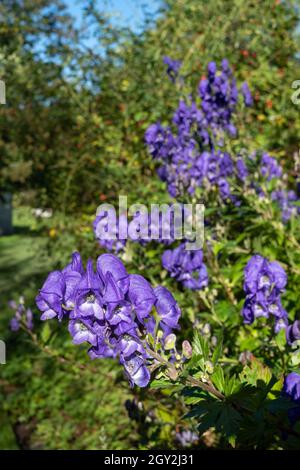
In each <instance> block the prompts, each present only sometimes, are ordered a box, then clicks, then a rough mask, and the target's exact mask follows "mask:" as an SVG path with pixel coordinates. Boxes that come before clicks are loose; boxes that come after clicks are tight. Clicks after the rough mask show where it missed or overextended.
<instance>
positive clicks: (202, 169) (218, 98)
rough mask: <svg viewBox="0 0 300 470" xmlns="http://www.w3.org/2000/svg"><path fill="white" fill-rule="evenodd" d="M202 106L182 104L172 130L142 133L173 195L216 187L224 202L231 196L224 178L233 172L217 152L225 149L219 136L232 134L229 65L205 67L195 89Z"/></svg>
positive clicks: (233, 94)
mask: <svg viewBox="0 0 300 470" xmlns="http://www.w3.org/2000/svg"><path fill="white" fill-rule="evenodd" d="M199 94H200V97H201V106H200V107H198V106H197V104H196V102H195V101H193V100H192V98H189V102H185V101H183V100H181V101H180V103H179V106H178V108H177V110H176V112H175V114H174V117H173V126H174V128H175V132H173V131H172V128H171V127H170V126H169V127H164V126H162V125H161V124H160V123H159V122H158V123H156V124H152V125H151V126H150V127H149V128H148V129H147V131H146V133H145V141H146V144H147V146H148V149H149V153H150V154H151V156H152V157H153V158H154V159H155V160H157V161H158V162H159V163H160V167H159V168H158V174H159V176H160V178H161V179H162V180H163V181H165V182H166V183H167V186H168V191H169V193H170V195H171V196H172V197H178V196H180V195H182V194H183V193H184V192H185V191H187V192H188V193H190V194H193V193H194V191H195V189H196V188H197V187H206V189H209V188H210V187H211V186H216V187H217V188H218V189H219V192H220V196H221V197H222V198H223V199H227V198H228V197H230V193H231V190H230V185H229V182H228V180H227V178H228V177H229V176H231V175H232V173H233V168H234V163H233V161H232V158H231V156H230V155H229V154H228V153H226V152H223V151H220V150H218V149H217V145H219V146H221V147H222V146H223V137H222V136H223V134H224V133H228V134H229V135H231V136H235V135H236V128H235V126H234V124H233V115H234V112H235V109H236V106H237V102H238V89H237V86H236V83H235V80H234V79H233V78H232V72H231V69H230V67H229V64H228V61H227V60H223V62H222V67H221V71H218V70H217V66H216V64H215V63H214V62H211V63H210V64H209V65H208V71H207V78H205V79H203V80H202V81H201V82H200V85H199Z"/></svg>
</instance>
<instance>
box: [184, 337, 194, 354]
mask: <svg viewBox="0 0 300 470" xmlns="http://www.w3.org/2000/svg"><path fill="white" fill-rule="evenodd" d="M182 354H183V355H184V357H186V358H187V359H190V358H191V357H192V354H193V349H192V346H191V344H190V342H189V341H188V340H186V339H185V340H184V341H183V343H182Z"/></svg>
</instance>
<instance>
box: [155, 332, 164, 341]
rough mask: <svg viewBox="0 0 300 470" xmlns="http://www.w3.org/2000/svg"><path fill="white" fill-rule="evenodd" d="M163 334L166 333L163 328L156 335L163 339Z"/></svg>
mask: <svg viewBox="0 0 300 470" xmlns="http://www.w3.org/2000/svg"><path fill="white" fill-rule="evenodd" d="M163 335H164V334H163V332H162V331H161V330H159V331H158V332H157V335H156V336H157V339H161V338H162V337H163Z"/></svg>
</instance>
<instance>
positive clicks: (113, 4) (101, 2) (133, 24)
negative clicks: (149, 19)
mask: <svg viewBox="0 0 300 470" xmlns="http://www.w3.org/2000/svg"><path fill="white" fill-rule="evenodd" d="M65 3H66V4H67V6H68V8H69V11H70V12H71V13H72V14H73V16H74V17H76V19H77V20H79V21H80V18H81V16H82V3H83V2H82V1H81V0H65ZM159 3H160V0H98V6H99V10H101V11H103V12H105V13H107V14H109V15H112V21H113V23H114V24H117V25H121V26H129V27H130V28H131V29H132V30H134V31H138V30H140V28H141V25H142V23H143V19H144V18H145V13H144V11H145V9H146V11H147V12H148V13H150V14H151V15H155V12H156V11H157V9H158V6H159Z"/></svg>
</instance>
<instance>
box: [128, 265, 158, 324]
mask: <svg viewBox="0 0 300 470" xmlns="http://www.w3.org/2000/svg"><path fill="white" fill-rule="evenodd" d="M128 298H129V300H130V302H131V303H132V305H133V306H134V308H135V312H136V315H137V318H138V320H139V321H140V322H141V323H143V321H144V318H146V317H148V316H149V315H150V312H151V310H152V307H153V305H154V303H155V300H156V299H155V294H154V291H153V289H152V287H151V285H150V284H149V282H148V281H146V279H145V278H144V277H143V276H140V275H139V274H131V275H130V283H129V289H128Z"/></svg>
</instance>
